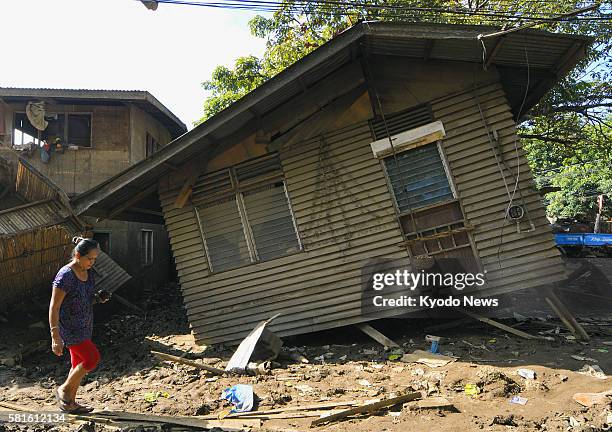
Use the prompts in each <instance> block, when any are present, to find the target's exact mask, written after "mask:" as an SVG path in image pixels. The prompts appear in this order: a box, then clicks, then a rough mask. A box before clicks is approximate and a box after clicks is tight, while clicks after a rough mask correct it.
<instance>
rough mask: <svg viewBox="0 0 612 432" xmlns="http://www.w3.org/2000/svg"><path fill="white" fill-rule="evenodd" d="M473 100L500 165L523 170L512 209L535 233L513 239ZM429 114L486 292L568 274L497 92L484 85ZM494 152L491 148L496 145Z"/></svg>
mask: <svg viewBox="0 0 612 432" xmlns="http://www.w3.org/2000/svg"><path fill="white" fill-rule="evenodd" d="M477 101H478V103H479V104H480V106H481V109H482V112H483V115H484V117H485V120H486V123H487V124H488V127H489V130H490V131H493V130H496V131H497V133H498V135H499V143H500V146H501V149H502V153H501V155H502V156H503V158H504V160H505V161H506V163H507V164H508V166H509V167H510V169H511V170H512V172H513V173H515V174H516V173H517V167H518V168H520V170H518V172H519V182H518V185H519V187H520V193H519V192H517V193H516V194H515V203H516V204H520V205H523V203H524V205H525V206H526V208H527V210H528V215H529V217H530V218H531V220H532V221H533V223H534V226H535V230H534V231H532V232H523V233H517V229H516V223H510V222H508V221H507V220H506V219H505V217H504V215H505V211H506V207H507V205H508V201H509V198H508V194H507V191H506V187H505V185H504V182H503V180H502V175H501V173H500V169H499V167H498V165H497V162H496V159H495V156H494V153H493V150H492V146H491V143H490V142H489V139H488V138H487V133H486V129H485V126H484V125H483V121H482V117H481V115H480V111H479V109H478V105H477ZM432 109H433V113H434V116H435V118H436V120H441V121H442V123H443V124H444V128H445V130H446V134H447V135H446V138H445V139H444V141H443V143H444V149H445V153H446V156H447V159H448V162H449V165H450V169H451V172H452V174H453V177H454V181H455V184H456V186H457V191H458V194H459V198H460V200H461V204H462V205H463V209H464V211H465V216H466V218H467V219H468V221H469V222H470V224H471V225H473V226H474V227H475V229H474V231H473V232H472V236H473V238H474V241H475V244H476V249H477V250H478V255H479V256H480V260H481V263H482V266H483V267H484V270H486V272H487V281H488V282H489V285H488V286H487V294H488V295H492V294H495V293H501V292H508V291H513V290H516V289H523V288H529V287H534V286H539V285H543V284H547V283H552V282H555V281H559V280H562V279H563V278H564V277H565V273H564V270H563V266H562V262H561V258H560V256H559V251H558V250H557V248H556V247H555V245H554V241H553V236H552V232H551V229H550V225H549V223H548V220H547V219H546V217H545V215H546V213H545V209H544V206H543V205H542V202H541V197H540V195H539V194H538V193H537V192H536V190H535V188H534V184H533V180H532V176H531V172H530V170H529V166H528V165H527V161H526V159H525V157H524V156H523V155H524V154H525V152H524V150H522V148H521V147H520V142H519V141H518V138H517V136H516V125H515V123H514V120H513V118H512V114H511V112H510V107H509V106H508V104H507V101H506V97H505V94H504V91H503V90H502V88H501V86H500V85H497V84H495V85H489V86H486V87H482V88H479V89H477V90H474V91H473V92H466V93H463V94H460V95H456V96H454V97H451V98H445V99H443V100H438V101H435V102H433V103H432ZM515 145H516V146H517V147H515ZM493 148H496V145H495V143H494V144H493ZM517 148H518V156H519V157H518V159H517V151H516V150H517ZM498 154H499V153H498ZM502 166H503V165H502ZM504 172H505V173H506V182H507V184H508V187H509V189H510V192H511V194H512V192H513V191H514V184H515V180H514V178H513V177H511V176H510V174H509V173H508V172H507V170H504ZM521 193H522V197H521ZM521 198H522V199H521ZM526 220H527V218H526V219H525V221H526ZM521 229H522V230H528V229H530V225H529V224H528V223H526V222H523V223H521Z"/></svg>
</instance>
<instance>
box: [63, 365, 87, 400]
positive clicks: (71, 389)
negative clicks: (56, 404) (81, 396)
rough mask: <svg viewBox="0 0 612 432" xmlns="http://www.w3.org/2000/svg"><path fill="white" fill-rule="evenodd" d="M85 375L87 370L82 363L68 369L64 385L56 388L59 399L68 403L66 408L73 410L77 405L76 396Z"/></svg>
mask: <svg viewBox="0 0 612 432" xmlns="http://www.w3.org/2000/svg"><path fill="white" fill-rule="evenodd" d="M85 375H87V369H85V368H84V367H83V363H79V364H78V365H77V366H76V367H73V368H71V369H70V372H69V373H68V378H66V381H65V382H64V384H62V385H61V386H59V387H58V388H57V391H58V393H59V395H60V398H62V399H63V400H65V401H67V402H68V401H70V404H69V406H67V407H66V408H68V409H70V408H74V407H75V406H76V405H77V404H76V394H77V391H78V390H79V386H80V385H81V381H82V380H83V377H85Z"/></svg>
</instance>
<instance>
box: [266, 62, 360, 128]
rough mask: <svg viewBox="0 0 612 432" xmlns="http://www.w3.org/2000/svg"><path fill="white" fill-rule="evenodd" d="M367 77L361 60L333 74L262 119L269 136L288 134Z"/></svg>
mask: <svg viewBox="0 0 612 432" xmlns="http://www.w3.org/2000/svg"><path fill="white" fill-rule="evenodd" d="M364 82H365V77H364V75H363V71H362V70H361V65H360V64H359V62H358V61H355V62H352V63H349V64H348V65H346V66H343V67H342V68H340V69H339V70H337V71H335V72H333V73H331V74H330V75H329V76H327V77H326V78H325V79H323V80H321V81H320V82H319V83H317V84H316V85H314V86H312V87H310V88H309V89H308V91H307V92H305V93H301V94H299V95H297V96H295V97H293V98H291V99H290V100H289V101H287V102H285V103H284V104H282V105H281V106H280V107H278V108H276V109H274V110H273V111H271V112H269V113H266V114H265V115H263V116H262V118H261V125H262V127H263V130H264V132H265V133H270V134H272V135H274V134H276V133H278V132H281V133H282V132H286V131H288V130H290V129H291V128H293V127H294V126H295V125H297V124H300V123H302V122H303V121H304V120H305V119H307V118H308V117H310V116H311V115H313V114H314V113H316V112H317V111H319V110H320V109H321V107H322V106H325V105H327V104H329V103H330V102H331V101H333V100H334V99H336V98H337V95H339V94H345V93H347V92H349V91H350V90H352V89H354V88H355V87H357V86H359V85H361V84H363V83H364Z"/></svg>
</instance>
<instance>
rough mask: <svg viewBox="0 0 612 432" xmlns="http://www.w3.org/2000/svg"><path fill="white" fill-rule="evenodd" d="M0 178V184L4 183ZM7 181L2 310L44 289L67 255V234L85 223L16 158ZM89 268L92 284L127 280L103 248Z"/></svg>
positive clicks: (0, 262) (0, 216)
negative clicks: (9, 185) (8, 204)
mask: <svg viewBox="0 0 612 432" xmlns="http://www.w3.org/2000/svg"><path fill="white" fill-rule="evenodd" d="M0 172H2V173H6V170H5V169H0ZM2 177H3V179H0V180H2V181H0V184H2V185H3V186H5V187H6V186H8V184H7V181H6V176H5V175H3V176H2ZM10 181H12V182H13V183H14V187H11V189H14V190H12V191H11V193H10V194H8V193H7V194H5V196H4V197H3V200H4V199H6V200H7V202H12V205H11V207H10V208H7V209H2V208H0V305H1V308H2V309H4V308H5V307H9V306H11V307H15V306H17V307H18V305H19V304H20V303H22V304H24V303H25V307H26V308H30V307H31V305H28V304H27V303H28V301H31V300H32V298H38V296H39V295H40V294H41V293H42V292H43V290H45V289H46V290H47V293H49V294H50V286H51V281H52V280H53V278H54V276H55V274H56V273H57V271H58V269H59V268H60V267H62V266H63V265H65V264H66V263H67V262H68V261H69V260H70V254H71V252H72V249H73V248H74V244H73V242H72V238H73V237H74V236H77V235H79V236H82V235H84V234H86V233H87V228H86V227H85V225H84V224H83V222H82V221H81V220H80V219H79V218H78V217H76V216H75V215H74V213H73V212H72V209H71V207H70V203H69V201H68V197H67V196H66V194H65V193H64V192H63V191H62V190H61V189H60V188H58V187H57V186H56V185H54V184H53V183H52V182H51V181H49V179H47V178H45V177H44V176H43V175H42V174H41V173H39V172H38V171H36V169H34V168H33V167H32V166H31V165H29V164H28V163H27V162H25V161H23V160H22V161H19V162H18V167H17V172H16V175H15V179H12V178H11V179H10ZM5 190H6V189H5ZM9 195H10V196H9ZM17 204H18V205H17ZM94 272H95V278H96V287H97V288H98V289H106V290H108V291H111V292H113V291H115V290H116V289H117V288H120V287H121V286H122V285H124V284H125V283H126V282H127V281H129V279H130V276H129V275H128V274H127V273H126V272H125V271H124V270H123V269H122V268H121V267H119V266H118V265H117V264H116V263H115V262H114V261H113V260H112V259H111V258H109V257H108V255H106V254H105V253H104V252H101V253H100V254H99V256H98V260H97V261H96V264H95V266H94Z"/></svg>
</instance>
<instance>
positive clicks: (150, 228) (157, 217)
mask: <svg viewBox="0 0 612 432" xmlns="http://www.w3.org/2000/svg"><path fill="white" fill-rule="evenodd" d="M36 126H38V128H37V127H36ZM186 130H187V129H186V127H185V125H184V124H183V123H182V122H181V121H180V120H179V119H178V118H177V117H176V116H175V115H174V114H173V113H172V112H170V110H168V109H167V108H166V107H165V106H164V105H162V104H161V103H160V102H159V101H158V100H157V99H155V97H153V96H152V95H151V94H149V93H148V92H146V91H120V90H70V89H44V88H40V89H39V88H6V87H0V157H2V156H4V158H5V159H7V160H15V155H14V154H15V153H17V154H19V155H20V156H22V157H24V158H26V159H27V161H28V162H29V163H30V164H31V165H32V166H33V167H34V168H35V169H36V170H37V171H39V172H40V173H41V174H42V175H43V176H45V177H46V178H48V179H49V180H50V181H52V182H53V183H55V184H56V185H58V186H59V187H60V188H61V189H62V190H63V192H65V193H66V194H67V195H68V196H70V197H73V196H75V195H78V194H80V193H82V192H84V191H86V190H88V189H90V188H92V187H95V186H96V185H98V184H100V183H101V182H103V181H105V180H108V179H109V178H112V177H113V176H115V175H116V174H118V173H119V172H121V171H123V170H125V169H126V168H128V167H130V166H132V165H134V164H136V163H138V162H139V161H141V160H143V159H145V158H146V157H148V156H151V155H152V154H154V153H155V152H157V151H159V150H160V149H161V148H163V146H165V145H166V144H168V143H169V142H170V141H171V140H172V139H174V138H176V137H178V136H180V135H181V134H183V133H185V132H186ZM44 143H47V144H48V151H47V150H45V147H44V146H42V145H43V144H44ZM0 193H1V191H0ZM130 211H132V212H138V211H139V210H138V209H137V208H133V209H130ZM93 216H95V217H92V218H89V219H86V222H88V223H89V224H91V225H95V227H94V230H93V236H94V238H95V239H96V240H98V241H100V243H101V246H102V250H103V251H105V252H107V253H109V255H110V256H111V257H112V258H113V259H115V260H116V261H117V262H118V263H119V264H120V265H121V266H122V267H123V268H124V269H126V270H127V271H128V273H130V274H131V275H132V276H134V278H135V283H137V284H138V285H139V287H143V286H154V285H156V284H157V283H159V282H160V281H164V280H165V279H166V277H167V275H168V271H167V270H168V268H169V256H170V255H169V250H168V243H167V242H168V240H167V238H168V237H167V233H166V232H165V230H164V228H163V226H162V225H161V224H160V222H161V208H157V209H153V210H151V209H149V210H146V213H145V214H142V213H138V221H137V222H131V221H125V222H124V221H110V220H108V216H109V214H97V215H93ZM127 219H128V220H129V218H127Z"/></svg>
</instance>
